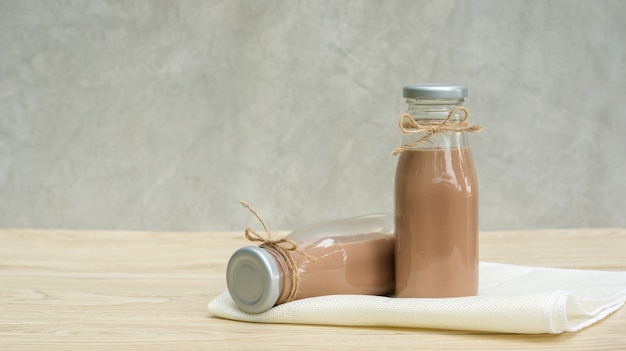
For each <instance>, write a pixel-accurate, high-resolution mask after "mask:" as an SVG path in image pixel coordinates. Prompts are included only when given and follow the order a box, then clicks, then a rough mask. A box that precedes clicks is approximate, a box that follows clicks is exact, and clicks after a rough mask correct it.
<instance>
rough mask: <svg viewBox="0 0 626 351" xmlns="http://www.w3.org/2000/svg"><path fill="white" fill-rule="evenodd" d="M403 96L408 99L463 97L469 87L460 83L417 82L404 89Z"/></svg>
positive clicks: (465, 95)
mask: <svg viewBox="0 0 626 351" xmlns="http://www.w3.org/2000/svg"><path fill="white" fill-rule="evenodd" d="M402 97H404V98H407V99H417V98H430V99H463V98H465V97H467V87H466V86H465V85H458V84H415V85H407V86H405V87H404V89H402Z"/></svg>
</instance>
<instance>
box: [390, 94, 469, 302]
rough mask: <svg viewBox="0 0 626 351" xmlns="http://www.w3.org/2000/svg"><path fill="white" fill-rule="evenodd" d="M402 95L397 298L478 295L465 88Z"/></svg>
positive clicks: (397, 228)
mask: <svg viewBox="0 0 626 351" xmlns="http://www.w3.org/2000/svg"><path fill="white" fill-rule="evenodd" d="M403 96H404V98H406V102H407V104H408V111H407V113H406V114H405V115H404V116H403V118H405V122H409V123H405V124H406V125H408V127H407V131H405V132H404V134H405V136H404V139H403V145H404V146H403V147H401V148H399V149H396V150H397V151H394V153H395V152H398V153H399V158H398V163H397V166H396V177H395V199H394V201H395V230H396V258H395V262H396V263H395V265H396V267H395V268H396V289H395V290H396V297H427V298H433V297H435V298H436V297H457V296H471V295H476V294H477V292H478V187H477V179H476V171H475V168H474V162H473V160H472V154H471V151H470V147H469V142H468V137H467V134H468V133H467V131H465V130H470V131H476V130H477V129H478V128H480V127H477V126H474V127H471V128H470V127H467V124H466V123H467V110H466V109H465V108H463V107H462V105H463V102H464V99H465V97H467V87H465V86H463V85H444V84H427V85H410V86H405V87H404V89H403ZM407 115H408V116H407ZM407 118H408V119H409V121H406V119H407ZM411 119H412V121H411ZM413 122H415V123H413ZM401 123H402V122H401ZM442 126H443V127H442ZM472 128H473V129H472ZM411 130H412V131H413V132H411ZM419 140H421V141H419ZM416 142H417V144H414V143H416ZM412 144H414V145H412Z"/></svg>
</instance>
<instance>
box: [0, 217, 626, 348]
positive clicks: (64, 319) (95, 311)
mask: <svg viewBox="0 0 626 351" xmlns="http://www.w3.org/2000/svg"><path fill="white" fill-rule="evenodd" d="M480 243H481V260H483V261H492V262H502V263H512V264H522V265H534V266H554V267H564V268H588V269H603V270H621V271H626V254H625V252H626V229H569V230H543V231H512V232H483V233H481V242H480ZM245 245H248V243H247V242H246V241H245V239H244V238H243V235H242V233H235V232H206V233H164V232H119V231H117V232H112V231H67V230H25V229H20V230H0V350H3V351H5V350H113V349H115V350H200V349H202V350H369V349H371V350H381V349H393V350H447V349H465V350H492V349H493V350H503V349H507V350H508V349H529V348H536V349H542V350H619V349H626V334H625V332H624V331H626V308H622V309H620V310H618V311H617V312H615V313H614V314H612V315H611V316H609V317H608V318H607V319H605V320H603V321H601V322H599V323H597V324H595V325H593V326H591V327H589V328H587V329H584V330H582V331H581V332H578V333H566V334H561V335H515V334H489V333H471V332H459V331H447V330H424V329H398V328H355V327H331V326H306V325H273V324H251V323H244V322H235V321H229V320H223V319H218V318H214V317H212V316H211V315H209V313H208V312H207V307H206V306H207V303H208V302H209V301H210V300H211V299H212V298H214V297H215V296H217V295H218V294H219V293H221V292H223V291H224V290H225V289H226V281H225V278H224V275H225V269H226V263H227V260H228V258H229V256H230V255H231V253H232V252H233V251H234V250H236V249H237V248H239V247H241V246H245Z"/></svg>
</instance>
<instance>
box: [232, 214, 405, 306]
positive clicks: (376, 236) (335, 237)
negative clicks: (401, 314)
mask: <svg viewBox="0 0 626 351" xmlns="http://www.w3.org/2000/svg"><path fill="white" fill-rule="evenodd" d="M255 215H256V213H255ZM257 217H258V215H257ZM259 220H260V218H259ZM261 222H262V221H261ZM264 226H265V224H264ZM266 231H268V230H267V227H266ZM268 233H269V231H268ZM283 240H286V241H288V245H283V246H281V247H280V248H277V247H276V245H265V244H264V245H261V246H260V247H257V246H247V247H243V248H240V249H239V250H237V251H236V252H235V253H234V254H233V255H232V257H231V258H230V260H229V262H228V267H227V270H226V282H227V285H228V291H229V292H230V295H231V297H232V298H233V300H234V301H235V303H236V304H237V306H238V307H239V308H240V309H241V310H243V311H245V312H248V313H261V312H264V311H267V310H268V309H270V308H271V307H273V306H275V305H279V304H282V303H285V302H289V301H292V300H298V299H303V298H307V297H314V296H322V295H335V294H360V295H387V296H389V295H391V294H393V292H394V284H395V283H394V275H395V273H394V243H395V239H394V218H393V216H391V215H384V214H380V215H367V216H360V217H352V218H347V219H340V220H334V221H329V222H322V223H318V224H314V225H310V226H307V227H303V228H301V229H298V230H296V231H294V232H292V233H290V234H289V235H287V236H286V237H285V238H284V239H283ZM293 244H295V245H297V248H295V247H289V245H293ZM278 245H280V244H278ZM285 246H287V247H288V249H284V247H285ZM286 255H288V256H286ZM290 258H291V259H290ZM289 261H291V262H289ZM290 266H291V267H290ZM294 274H295V275H294Z"/></svg>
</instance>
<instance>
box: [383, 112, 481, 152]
mask: <svg viewBox="0 0 626 351" xmlns="http://www.w3.org/2000/svg"><path fill="white" fill-rule="evenodd" d="M458 111H461V112H463V114H464V116H463V118H461V119H460V120H458V121H454V120H452V116H454V114H455V113H457V112H458ZM468 117H469V111H468V110H467V109H466V108H465V107H462V106H458V107H455V108H453V109H452V111H450V113H448V116H447V117H446V118H445V119H444V120H443V121H438V120H424V121H421V122H422V123H418V122H417V121H416V120H414V119H413V117H411V115H409V114H408V113H404V114H402V115H401V116H400V120H399V121H398V127H399V128H400V131H402V134H404V135H411V134H417V133H426V134H425V135H424V136H423V137H421V138H420V139H418V140H416V141H413V142H411V143H408V144H405V145H402V146H400V147H398V148H396V149H395V150H393V151H392V152H391V155H393V156H395V155H397V154H399V153H401V152H403V151H406V150H408V149H410V148H412V147H413V146H415V145H417V144H419V143H421V142H423V141H425V140H427V139H428V138H430V137H431V136H433V135H434V134H438V133H442V132H470V133H475V132H478V131H479V130H481V127H480V126H478V125H469V124H468V123H467V118H468Z"/></svg>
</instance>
